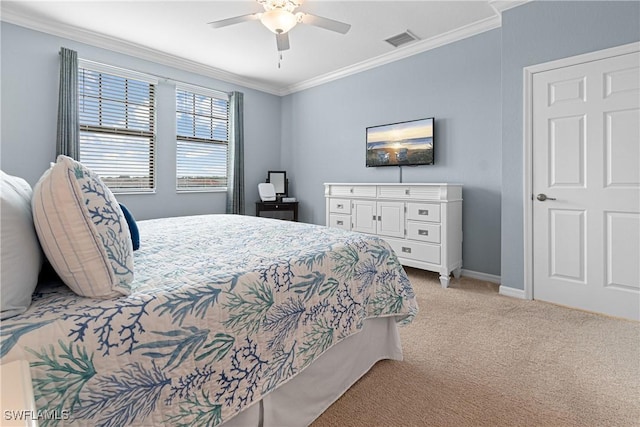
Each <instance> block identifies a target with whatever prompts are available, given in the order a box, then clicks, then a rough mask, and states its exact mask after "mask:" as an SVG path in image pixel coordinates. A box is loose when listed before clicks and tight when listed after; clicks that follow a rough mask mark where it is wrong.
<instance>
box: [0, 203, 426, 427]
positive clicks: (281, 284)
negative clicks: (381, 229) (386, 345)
mask: <svg viewBox="0 0 640 427" xmlns="http://www.w3.org/2000/svg"><path fill="white" fill-rule="evenodd" d="M138 226H139V229H140V237H141V247H140V250H139V251H137V252H135V259H134V274H135V278H134V281H133V283H132V293H131V295H129V296H123V297H119V298H115V299H109V300H96V299H89V298H84V297H80V296H77V295H76V294H74V293H73V292H71V291H70V290H69V289H68V288H67V287H66V286H63V285H58V286H51V287H45V288H39V289H38V290H37V293H36V294H35V295H34V299H33V304H32V305H31V307H30V309H29V310H28V311H27V312H26V313H24V314H23V315H20V316H18V317H14V318H11V319H8V320H5V321H3V322H2V323H1V341H0V356H1V357H2V359H1V361H2V363H5V362H9V361H12V360H16V359H26V360H28V361H29V363H30V365H31V375H32V380H33V386H34V393H35V398H36V405H37V407H38V410H39V411H42V412H41V413H40V415H41V417H40V425H41V426H50V425H92V426H125V425H175V426H205V425H206V426H215V425H218V424H220V423H222V422H224V421H225V420H228V419H229V418H231V417H233V416H234V415H235V414H237V413H238V412H240V411H242V410H243V409H244V408H246V407H248V406H249V405H251V404H252V403H254V402H258V401H259V400H260V399H261V397H262V396H264V395H265V394H267V393H269V392H270V391H271V390H274V389H275V388H277V387H278V385H280V384H282V383H283V382H285V381H286V380H288V379H289V378H290V377H292V376H294V375H296V374H297V373H299V372H301V371H302V370H303V369H304V368H305V367H306V366H307V365H309V364H310V363H312V362H313V360H314V359H316V358H317V357H318V356H319V355H321V354H322V353H323V352H324V351H326V350H327V349H329V348H330V347H332V346H333V345H334V344H336V343H338V342H339V341H340V340H342V339H344V338H345V337H348V336H349V335H352V334H354V333H357V332H358V331H359V330H360V329H361V328H362V326H363V321H364V319H366V318H368V317H377V316H395V317H396V318H397V319H398V321H399V322H403V323H408V322H410V321H411V320H412V319H413V317H414V316H415V314H416V313H417V309H418V308H417V305H416V301H415V296H414V293H413V290H412V288H411V285H410V283H409V280H408V278H407V276H406V274H405V273H404V270H403V269H402V267H401V266H400V264H399V262H398V260H397V258H396V256H395V254H394V253H393V251H392V250H391V248H390V247H389V246H388V245H387V243H386V242H384V241H383V240H381V239H379V238H377V237H375V236H367V235H364V234H358V233H349V232H345V231H342V230H339V229H334V228H326V227H321V226H315V225H309V224H301V223H290V222H286V221H278V220H272V219H264V218H255V217H246V216H235V215H203V216H191V217H177V218H165V219H157V220H148V221H140V222H139V223H138Z"/></svg>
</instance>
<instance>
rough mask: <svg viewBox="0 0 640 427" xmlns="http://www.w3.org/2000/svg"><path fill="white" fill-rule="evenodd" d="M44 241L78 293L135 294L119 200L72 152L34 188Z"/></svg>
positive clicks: (53, 262)
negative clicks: (72, 155) (76, 159)
mask: <svg viewBox="0 0 640 427" xmlns="http://www.w3.org/2000/svg"><path fill="white" fill-rule="evenodd" d="M32 207H33V221H34V224H35V228H36V232H37V233H38V237H39V238H40V245H41V246H42V249H43V250H44V253H45V254H46V255H47V259H48V260H49V262H50V263H51V265H52V266H53V268H54V269H55V270H56V272H57V273H58V275H59V276H60V278H61V279H62V280H63V281H64V282H65V283H66V284H67V285H68V286H69V287H70V288H71V289H72V290H73V291H74V292H75V293H77V294H79V295H82V296H87V297H94V298H111V297H115V296H118V295H122V294H124V295H128V294H129V293H131V282H132V281H133V247H132V244H131V235H130V234H129V227H128V226H127V221H126V219H125V218H124V215H123V213H122V210H121V209H120V206H119V205H118V201H117V200H116V198H115V197H114V195H113V193H111V190H109V188H107V186H106V185H105V184H104V183H103V182H102V180H101V179H100V177H99V176H98V175H96V174H95V173H94V172H92V171H91V170H89V169H88V168H86V167H85V166H83V165H82V164H81V163H79V162H77V161H75V160H73V159H71V158H70V157H66V156H58V160H57V162H56V164H55V165H53V166H52V167H51V168H50V169H49V170H47V171H46V172H45V173H44V174H43V175H42V177H41V178H40V180H39V181H38V183H37V184H36V185H35V187H34V189H33V205H32Z"/></svg>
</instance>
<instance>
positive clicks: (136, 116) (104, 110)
mask: <svg viewBox="0 0 640 427" xmlns="http://www.w3.org/2000/svg"><path fill="white" fill-rule="evenodd" d="M89 67H90V66H85V65H83V64H82V63H81V65H80V68H79V69H78V97H79V100H78V101H79V108H78V109H79V118H80V161H81V162H82V163H84V164H85V165H86V166H87V167H89V168H90V169H92V170H93V171H95V172H96V173H97V174H98V175H100V177H101V178H102V180H103V181H104V182H105V184H106V185H107V186H108V187H109V188H110V189H111V190H112V191H114V192H133V191H152V190H153V189H154V187H155V177H154V175H155V85H154V84H153V83H151V82H150V81H149V80H146V81H145V80H142V79H137V78H135V77H130V75H127V74H124V75H116V74H111V73H110V72H108V71H104V70H103V69H101V68H100V67H96V69H92V68H89ZM103 68H104V67H103ZM114 70H116V69H114ZM123 71H126V70H123ZM129 74H131V72H130V73H129Z"/></svg>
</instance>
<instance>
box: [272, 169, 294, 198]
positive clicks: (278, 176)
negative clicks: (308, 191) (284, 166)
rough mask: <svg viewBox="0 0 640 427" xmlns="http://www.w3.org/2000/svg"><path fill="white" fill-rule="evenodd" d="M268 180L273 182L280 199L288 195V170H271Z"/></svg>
mask: <svg viewBox="0 0 640 427" xmlns="http://www.w3.org/2000/svg"><path fill="white" fill-rule="evenodd" d="M267 182H268V183H271V184H273V187H274V188H275V190H276V196H277V197H278V200H281V199H282V198H283V197H287V195H288V193H289V181H288V180H287V172H286V171H269V172H268V173H267Z"/></svg>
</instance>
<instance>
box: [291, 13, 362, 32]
mask: <svg viewBox="0 0 640 427" xmlns="http://www.w3.org/2000/svg"><path fill="white" fill-rule="evenodd" d="M302 23H304V24H309V25H313V26H315V27H320V28H324V29H325V30H330V31H335V32H336V33H340V34H347V32H348V31H349V29H350V28H351V25H350V24H345V23H344V22H340V21H335V20H333V19H329V18H323V17H322V16H317V15H309V14H308V13H303V14H302Z"/></svg>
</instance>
